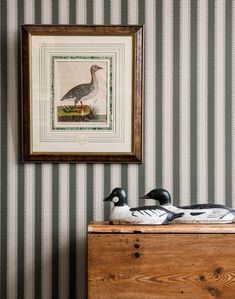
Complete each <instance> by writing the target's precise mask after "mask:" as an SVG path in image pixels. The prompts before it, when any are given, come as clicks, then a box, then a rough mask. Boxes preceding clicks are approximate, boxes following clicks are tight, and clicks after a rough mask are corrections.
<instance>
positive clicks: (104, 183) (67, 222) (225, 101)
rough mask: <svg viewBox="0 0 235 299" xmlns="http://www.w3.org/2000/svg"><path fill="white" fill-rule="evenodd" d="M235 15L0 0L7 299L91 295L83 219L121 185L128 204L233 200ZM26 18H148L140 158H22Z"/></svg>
mask: <svg viewBox="0 0 235 299" xmlns="http://www.w3.org/2000/svg"><path fill="white" fill-rule="evenodd" d="M232 16H233V18H232ZM234 17H235V2H233V1H232V0H227V1H225V0H224V1H223V0H218V1H212V0H208V1H206V0H198V1H195V0H192V1H190V0H181V1H177V0H174V1H173V0H165V1H164V0H157V1H154V0H148V1H147V0H146V1H144V0H139V1H138V0H129V1H124V0H123V1H121V0H112V1H108V0H87V1H86V0H77V1H76V0H60V1H57V0H37V1H36V0H35V1H32V0H18V1H17V0H11V1H7V0H2V2H1V56H0V57H1V58H0V63H1V86H0V90H1V110H0V113H1V125H0V129H1V135H0V136H1V148H0V154H1V165H0V169H1V174H0V175H1V215H0V217H1V245H0V246H1V287H0V290H1V295H0V297H1V298H3V299H4V298H10V299H12V298H16V296H17V298H27V299H30V298H34V297H35V298H46V299H47V298H56V299H57V298H63V299H65V298H75V297H77V298H79V299H82V298H85V293H86V277H85V259H86V255H85V250H86V242H85V239H86V227H87V223H89V222H90V221H91V220H103V219H108V214H109V206H108V205H105V206H104V204H103V201H102V198H103V197H104V195H107V194H108V193H109V191H110V190H111V189H112V188H113V187H115V186H123V187H124V188H125V189H126V190H127V191H128V196H129V204H130V205H131V206H136V205H138V204H143V202H142V201H139V200H138V197H139V196H140V195H142V194H144V193H145V192H147V191H149V190H151V189H152V188H154V187H157V186H158V187H159V186H162V187H164V188H166V189H168V190H169V191H170V192H171V194H172V197H173V199H174V203H175V204H190V203H196V202H207V201H210V202H217V203H222V204H227V205H228V206H234V205H235V202H234V201H235V197H234V191H235V190H234V188H235V187H234V184H232V182H233V181H234V173H235V172H234V171H235V163H234V161H235V160H234V157H235V147H234V142H235V122H234V119H235V105H234V99H235V98H234V96H235V90H234V89H233V86H235V65H234V64H235V50H234V49H235V47H234V42H235V30H234V28H235V23H234V22H235V21H233V19H235V18H234ZM23 23H37V24H40V23H53V24H57V23H63V24H67V23H71V24H75V23H76V24H103V23H105V24H145V112H144V123H145V129H144V141H145V143H144V163H143V164H142V165H140V166H138V165H114V164H112V165H96V164H94V165H85V164H71V165H68V164H64V165H62V164H54V165H50V164H49V165H46V164H28V165H23V164H21V163H19V162H18V161H19V159H18V158H19V153H20V148H19V134H20V127H19V115H18V100H19V97H20V85H19V82H20V79H19V71H18V70H19V65H20V60H19V55H18V54H19V43H18V38H19V31H18V29H19V28H20V25H21V24H23ZM110 254H111V247H110ZM68 294H69V295H68Z"/></svg>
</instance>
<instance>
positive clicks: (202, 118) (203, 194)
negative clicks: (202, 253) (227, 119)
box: [192, 0, 208, 203]
mask: <svg viewBox="0 0 235 299" xmlns="http://www.w3.org/2000/svg"><path fill="white" fill-rule="evenodd" d="M207 8H208V4H207V1H206V0H199V2H198V22H197V24H198V58H197V65H198V68H197V69H198V90H197V94H198V106H197V107H198V108H197V118H198V145H197V147H198V150H197V152H198V157H197V160H198V203H203V202H204V203H205V201H206V199H207V188H208V186H207V165H208V163H207V130H208V129H207ZM192 184H193V182H192Z"/></svg>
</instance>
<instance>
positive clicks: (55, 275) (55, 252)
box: [52, 164, 59, 299]
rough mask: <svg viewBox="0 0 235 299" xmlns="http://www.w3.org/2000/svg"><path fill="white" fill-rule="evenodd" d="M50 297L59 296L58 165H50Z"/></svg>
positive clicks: (54, 298)
mask: <svg viewBox="0 0 235 299" xmlns="http://www.w3.org/2000/svg"><path fill="white" fill-rule="evenodd" d="M52 298H53V299H56V298H59V165H58V164H53V165H52Z"/></svg>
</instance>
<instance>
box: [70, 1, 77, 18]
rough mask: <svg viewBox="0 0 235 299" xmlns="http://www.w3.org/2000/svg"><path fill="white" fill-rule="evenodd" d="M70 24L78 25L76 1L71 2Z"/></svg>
mask: <svg viewBox="0 0 235 299" xmlns="http://www.w3.org/2000/svg"><path fill="white" fill-rule="evenodd" d="M69 23H70V24H76V0H69Z"/></svg>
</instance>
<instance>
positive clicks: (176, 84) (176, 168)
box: [173, 0, 180, 205]
mask: <svg viewBox="0 0 235 299" xmlns="http://www.w3.org/2000/svg"><path fill="white" fill-rule="evenodd" d="M173 149H174V150H173V173H174V176H173V198H174V205H179V201H180V1H179V0H175V1H174V4H173Z"/></svg>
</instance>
